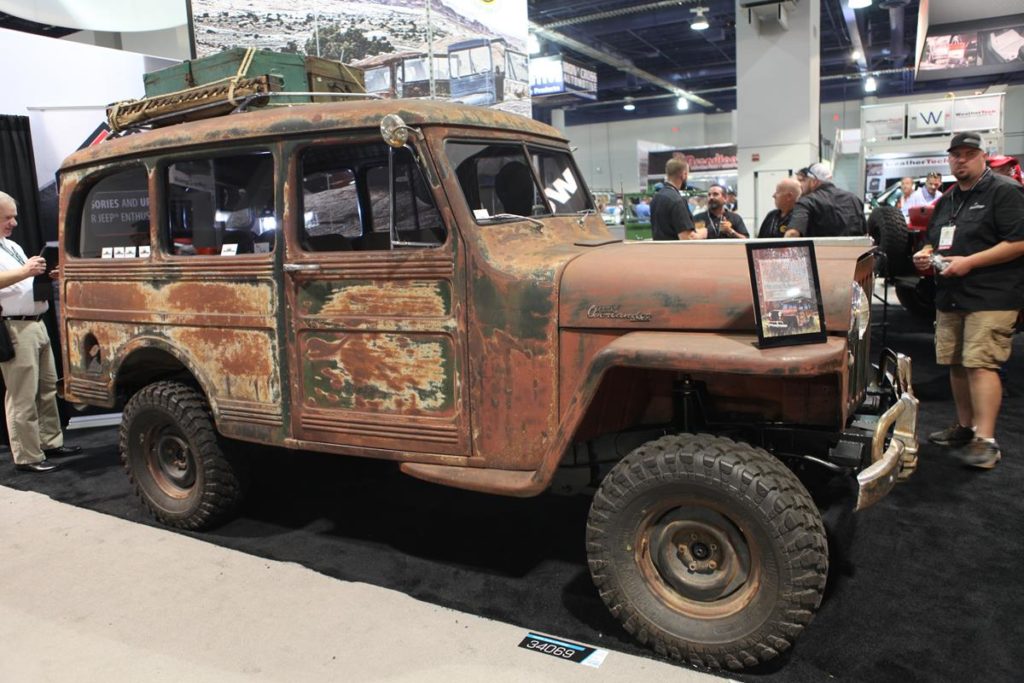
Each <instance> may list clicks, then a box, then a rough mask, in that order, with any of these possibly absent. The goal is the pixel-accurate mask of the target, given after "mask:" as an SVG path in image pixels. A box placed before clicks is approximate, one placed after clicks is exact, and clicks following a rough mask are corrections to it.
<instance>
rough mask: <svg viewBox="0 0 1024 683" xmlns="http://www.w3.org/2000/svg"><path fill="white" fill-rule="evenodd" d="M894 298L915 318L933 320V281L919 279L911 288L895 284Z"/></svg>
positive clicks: (924, 278)
mask: <svg viewBox="0 0 1024 683" xmlns="http://www.w3.org/2000/svg"><path fill="white" fill-rule="evenodd" d="M896 298H897V299H899V301H900V304H902V305H903V308H905V309H907V311H908V312H909V313H910V314H911V315H913V316H914V317H915V318H920V319H921V320H924V321H932V320H935V281H934V280H932V278H931V277H923V278H921V279H920V280H919V281H918V282H917V284H916V285H914V286H913V287H910V286H908V285H901V284H898V283H897V285H896Z"/></svg>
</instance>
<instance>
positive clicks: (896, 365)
mask: <svg viewBox="0 0 1024 683" xmlns="http://www.w3.org/2000/svg"><path fill="white" fill-rule="evenodd" d="M879 384H881V385H883V386H884V387H886V388H888V387H891V390H892V395H893V396H894V397H895V402H894V403H893V404H892V405H891V406H890V407H889V409H888V410H886V411H885V412H884V413H882V415H881V417H879V418H878V422H877V423H876V424H875V431H874V435H873V437H872V439H871V464H870V465H869V466H868V467H866V468H865V469H864V470H863V471H861V472H860V474H858V475H857V507H856V509H857V510H863V509H864V508H866V507H869V506H871V505H874V504H875V503H877V502H878V501H879V500H881V499H882V498H883V497H885V495H886V494H887V493H889V491H891V490H892V487H893V486H894V485H895V484H896V481H897V480H903V479H906V478H907V477H909V476H910V475H911V474H913V473H914V470H915V469H917V406H918V400H917V398H916V397H915V396H914V388H913V386H911V377H910V358H909V357H908V356H904V355H903V354H901V353H896V352H894V351H892V350H890V349H886V350H885V351H884V352H883V354H882V362H881V364H880V366H879ZM890 430H891V432H892V434H891V435H890Z"/></svg>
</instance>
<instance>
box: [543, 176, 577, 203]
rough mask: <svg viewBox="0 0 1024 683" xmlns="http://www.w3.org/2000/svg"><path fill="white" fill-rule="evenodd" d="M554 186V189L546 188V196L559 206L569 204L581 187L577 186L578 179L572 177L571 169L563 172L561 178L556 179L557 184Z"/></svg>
mask: <svg viewBox="0 0 1024 683" xmlns="http://www.w3.org/2000/svg"><path fill="white" fill-rule="evenodd" d="M552 185H554V187H545V188H544V195H545V196H546V197H547V198H548V199H550V200H551V201H553V202H558V203H559V204H565V203H567V202H568V201H569V200H570V199H571V198H572V196H573V195H574V194H575V193H576V190H577V188H578V187H579V186H578V185H577V184H576V179H575V178H573V176H572V169H569V168H567V169H565V171H563V172H562V177H561V178H555V182H554V183H552Z"/></svg>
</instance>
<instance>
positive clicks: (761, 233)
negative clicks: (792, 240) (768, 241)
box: [757, 178, 800, 239]
mask: <svg viewBox="0 0 1024 683" xmlns="http://www.w3.org/2000/svg"><path fill="white" fill-rule="evenodd" d="M772 198H773V199H774V200H775V209H774V210H772V211H769V212H768V215H767V216H765V217H764V220H763V221H762V222H761V229H760V230H758V231H757V236H758V238H759V239H765V238H768V237H784V236H785V235H786V230H788V229H789V228H788V226H789V219H790V216H791V215H792V213H793V207H794V206H796V200H797V199H799V198H800V183H799V181H797V179H796V178H783V179H782V180H780V181H779V184H778V185H776V186H775V194H773V195H772Z"/></svg>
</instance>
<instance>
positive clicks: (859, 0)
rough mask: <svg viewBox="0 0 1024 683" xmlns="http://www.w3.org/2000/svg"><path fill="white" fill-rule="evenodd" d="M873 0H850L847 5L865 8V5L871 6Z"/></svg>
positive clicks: (852, 7) (851, 7)
mask: <svg viewBox="0 0 1024 683" xmlns="http://www.w3.org/2000/svg"><path fill="white" fill-rule="evenodd" d="M871 2H872V0H849V2H847V3H846V4H847V6H848V7H849V8H850V9H864V8H865V7H871Z"/></svg>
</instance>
